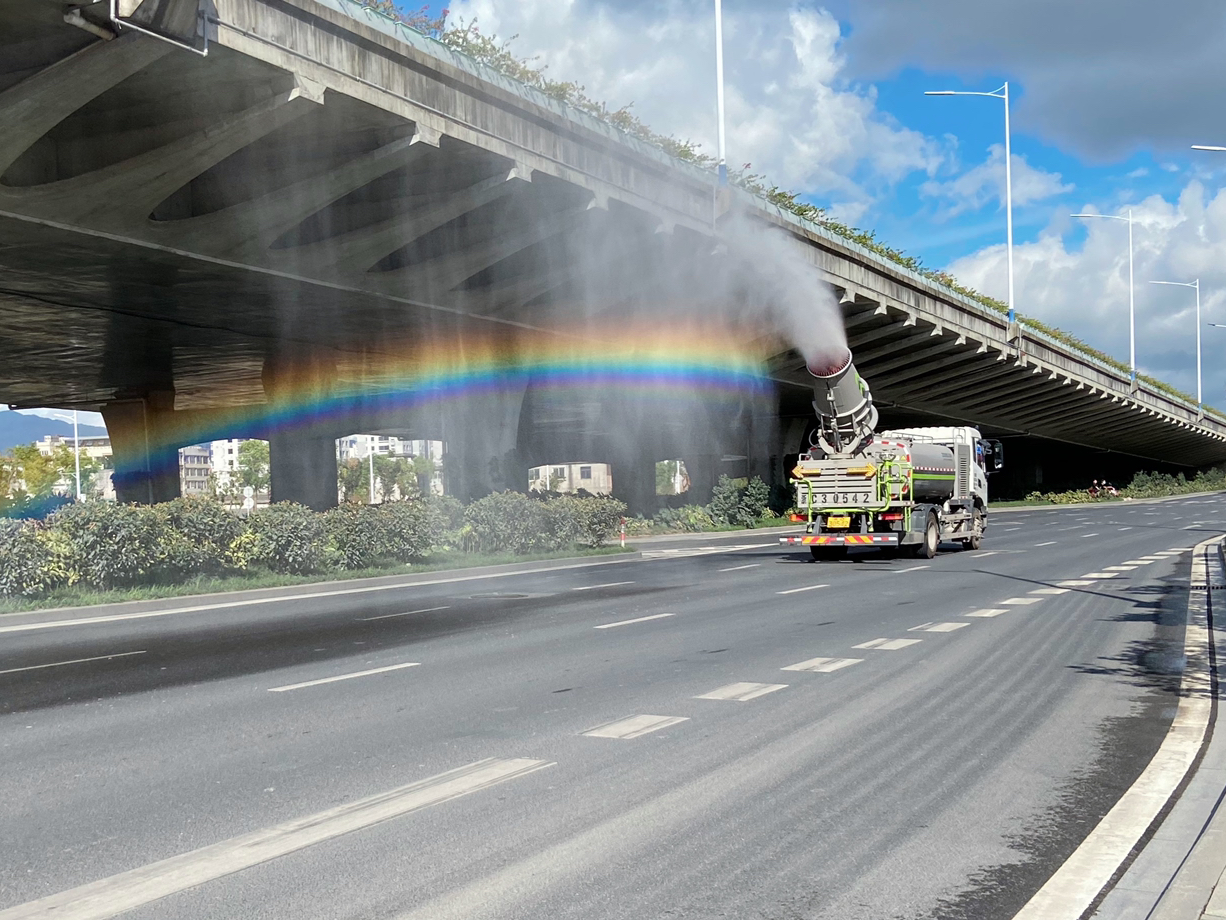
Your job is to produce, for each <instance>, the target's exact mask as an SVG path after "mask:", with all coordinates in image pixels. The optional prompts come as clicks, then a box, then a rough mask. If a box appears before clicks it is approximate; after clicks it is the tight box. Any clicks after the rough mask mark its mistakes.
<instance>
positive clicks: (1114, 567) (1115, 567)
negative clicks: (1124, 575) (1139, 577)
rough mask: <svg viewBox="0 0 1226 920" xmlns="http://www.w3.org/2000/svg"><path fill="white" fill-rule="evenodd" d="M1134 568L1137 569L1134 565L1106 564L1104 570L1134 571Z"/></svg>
mask: <svg viewBox="0 0 1226 920" xmlns="http://www.w3.org/2000/svg"><path fill="white" fill-rule="evenodd" d="M1136 569H1137V567H1136V566H1135V565H1109V566H1106V571H1108V572H1135V571H1136Z"/></svg>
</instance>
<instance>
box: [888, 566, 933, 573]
mask: <svg viewBox="0 0 1226 920" xmlns="http://www.w3.org/2000/svg"><path fill="white" fill-rule="evenodd" d="M928 568H932V566H928V565H913V566H910V567H909V568H905V569H895V570H894V574H895V575H901V574H903V573H904V572H918V571H919V570H920V569H928Z"/></svg>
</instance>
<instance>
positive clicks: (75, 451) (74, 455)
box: [72, 409, 85, 501]
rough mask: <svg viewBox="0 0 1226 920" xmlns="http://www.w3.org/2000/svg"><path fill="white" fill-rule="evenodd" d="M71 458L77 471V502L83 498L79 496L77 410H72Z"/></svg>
mask: <svg viewBox="0 0 1226 920" xmlns="http://www.w3.org/2000/svg"><path fill="white" fill-rule="evenodd" d="M72 458H73V463H74V465H75V466H76V471H77V501H81V500H82V499H83V498H84V497H85V496H83V495H82V494H81V430H80V428H78V427H77V410H76V409H73V410H72Z"/></svg>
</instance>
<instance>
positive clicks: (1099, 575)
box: [1081, 572, 1120, 579]
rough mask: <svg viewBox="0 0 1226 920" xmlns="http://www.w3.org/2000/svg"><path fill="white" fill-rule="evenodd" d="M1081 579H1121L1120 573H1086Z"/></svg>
mask: <svg viewBox="0 0 1226 920" xmlns="http://www.w3.org/2000/svg"><path fill="white" fill-rule="evenodd" d="M1081 577H1082V578H1094V579H1100V578H1119V577H1120V573H1119V572H1086V573H1085V574H1084V575H1082V576H1081Z"/></svg>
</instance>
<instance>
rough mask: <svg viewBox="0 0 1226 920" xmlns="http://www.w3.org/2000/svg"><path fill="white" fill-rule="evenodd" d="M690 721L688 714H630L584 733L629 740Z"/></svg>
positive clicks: (588, 735)
mask: <svg viewBox="0 0 1226 920" xmlns="http://www.w3.org/2000/svg"><path fill="white" fill-rule="evenodd" d="M688 721H690V720H689V718H688V717H687V716H629V717H627V718H625V719H617V720H616V721H614V722H606V723H605V724H604V725H597V726H596V727H595V728H590V729H588V730H587V731H585V732H583V734H584V735H586V736H587V737H589V738H619V739H621V740H623V741H629V740H630V739H631V738H638V737H641V736H642V735H646V734H648V733H650V732H658V731H659V730H660V729H662V728H668V727H669V726H670V725H677V724H679V723H681V722H688Z"/></svg>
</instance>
